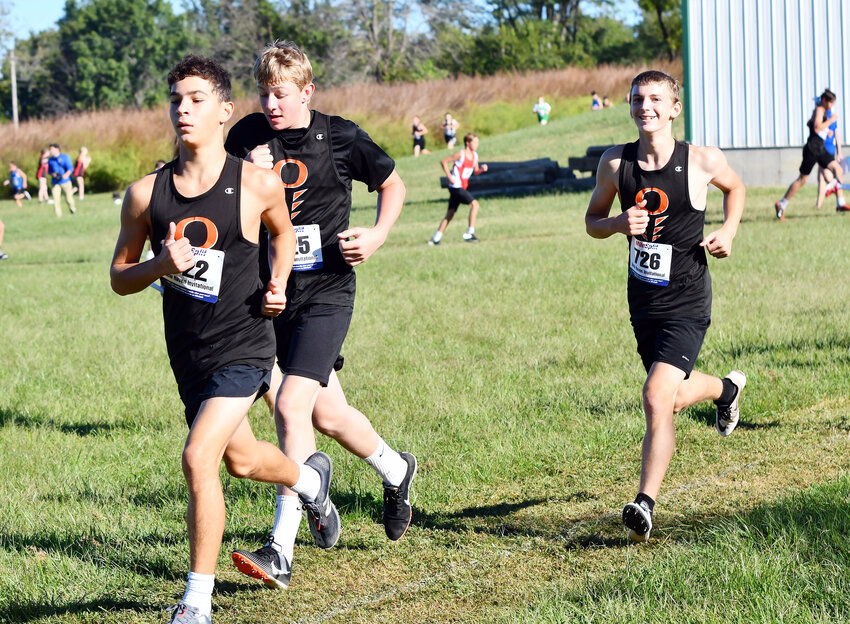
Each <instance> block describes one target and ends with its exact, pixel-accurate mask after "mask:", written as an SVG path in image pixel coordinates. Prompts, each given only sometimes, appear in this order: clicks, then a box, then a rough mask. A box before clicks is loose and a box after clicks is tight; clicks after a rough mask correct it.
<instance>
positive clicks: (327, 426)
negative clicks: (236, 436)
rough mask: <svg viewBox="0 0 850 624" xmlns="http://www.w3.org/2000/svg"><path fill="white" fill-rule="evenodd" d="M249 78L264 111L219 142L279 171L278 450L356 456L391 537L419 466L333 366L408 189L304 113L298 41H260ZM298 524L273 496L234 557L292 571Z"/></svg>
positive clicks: (339, 124)
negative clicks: (391, 441)
mask: <svg viewBox="0 0 850 624" xmlns="http://www.w3.org/2000/svg"><path fill="white" fill-rule="evenodd" d="M254 78H255V79H256V81H257V90H258V95H259V100H260V107H261V109H262V111H263V112H262V113H261V114H253V115H249V116H247V117H245V118H244V119H242V120H240V121H239V122H238V123H237V124H236V125H234V126H233V128H232V129H231V130H230V132H229V134H228V137H227V142H226V144H225V147H226V148H227V150H228V151H229V152H230V153H231V154H234V155H236V156H240V157H244V158H245V159H246V160H249V161H250V162H252V163H254V164H256V165H258V166H261V167H263V168H266V169H273V170H275V171H276V172H277V173H278V175H279V177H280V180H281V182H282V183H283V184H284V186H285V187H286V194H287V199H288V200H289V203H290V214H291V217H292V222H293V225H294V226H295V228H296V237H297V246H296V247H297V248H296V254H295V262H294V264H293V271H292V273H291V275H290V278H289V283H288V284H287V300H288V302H287V303H288V304H287V308H286V310H285V311H284V312H283V313H282V314H281V315H280V317H278V318H277V319H275V323H274V326H275V338H276V340H277V357H278V363H279V365H280V368H281V370H282V371H283V373H284V377H283V381H282V382H281V385H280V390H279V392H278V393H277V394H276V395H275V396H276V402H275V405H276V409H275V410H274V411H275V420H276V424H277V431H278V443H279V444H280V446H281V448H285V449H286V452H287V454H292V456H293V457H294V458H296V459H297V458H298V457H300V456H301V455H303V454H305V453H307V452H309V450H310V449H312V448H315V435H314V432H313V428H314V427H315V428H316V429H318V430H319V431H321V432H323V433H325V434H326V435H329V436H331V437H333V438H334V439H335V440H337V441H338V442H339V443H340V444H341V445H342V446H343V447H344V448H345V449H346V450H348V451H350V452H352V453H354V454H355V455H357V456H358V457H360V458H362V459H364V461H366V462H367V463H369V464H370V465H371V466H372V467H373V468H374V469H375V471H376V472H377V473H378V475H379V477H380V479H381V481H382V483H383V486H384V503H385V505H384V527H385V531H386V533H387V536H388V537H389V538H390V539H399V538H400V537H401V536H402V535H404V533H405V532H406V531H407V528H408V526H409V524H410V520H411V518H412V509H411V506H410V499H409V496H408V493H409V488H410V482H411V480H412V479H413V476H414V475H415V473H416V459H415V457H413V455H411V454H408V453H397V452H396V451H395V450H393V449H392V448H391V447H389V445H387V444H386V443H385V442H384V441H383V440H382V439H381V437H380V436H379V435H378V434H377V432H375V430H374V428H373V427H372V425H371V423H369V421H368V419H367V418H366V417H365V416H364V415H363V414H362V413H360V412H359V411H357V410H356V409H354V408H353V407H351V406H350V405H349V404H348V402H347V400H346V397H345V393H344V392H343V391H342V387H341V385H340V382H339V379H338V377H337V375H336V372H335V371H336V370H338V369H339V368H340V367H341V362H342V358H341V355H340V350H341V348H342V344H343V341H344V340H345V336H346V334H347V332H348V326H349V322H350V320H351V314H352V311H353V304H354V292H355V278H354V270H353V268H354V267H355V266H356V265H358V264H360V263H362V262H365V261H366V260H368V258H369V257H371V255H372V254H373V253H374V252H375V251H376V250H377V249H378V248H379V247H380V246H381V245H382V244H383V243H384V241H385V240H386V237H387V235H388V234H389V231H390V228H391V227H392V225H393V224H394V223H395V221H396V219H397V218H398V215H399V214H400V212H401V208H402V204H403V201H404V192H405V191H404V183H403V182H402V181H401V178H400V177H399V175H398V173H396V171H395V163H394V162H393V161H392V159H391V158H390V157H389V156H387V155H386V153H384V151H383V150H382V149H381V148H380V147H378V146H377V145H376V144H375V143H374V142H373V141H372V140H371V139H370V138H369V136H368V135H367V134H366V133H365V132H363V130H361V129H360V128H358V127H357V125H356V124H354V123H353V122H351V121H348V120H345V119H342V118H340V117H334V116H328V115H324V114H322V113H320V112H316V111H312V110H311V109H310V105H309V102H310V98H311V97H312V95H313V93H314V90H315V85H314V84H313V82H312V79H313V78H312V68H311V65H310V62H309V60H308V59H307V57H306V55H304V53H303V52H302V51H301V50H300V49H299V48H298V47H297V46H296V45H294V44H292V43H287V42H275V43H273V44H269V45H268V46H266V48H265V49H264V50H263V51H262V52H261V54H260V57H259V58H258V59H257V61H256V63H255V64H254ZM353 180H358V181H361V182H364V183H366V185H367V186H368V188H369V191H377V192H378V202H377V207H378V211H377V219H376V221H375V223H374V225H373V226H372V227H350V224H349V215H350V211H351V187H352V181H353ZM261 261H262V260H261ZM301 518H302V513H301V510H300V505H299V504H298V500H297V499H296V498H295V497H294V496H292V495H291V493H290V492H289V491H287V490H285V489H282V490H280V491H279V492H278V497H277V509H276V513H275V520H274V526H273V528H272V531H271V536H270V538H269V540H268V542H267V543H266V544H265V545H264V546H262V547H260V548H258V549H257V550H254V551H250V550H237V551H236V552H234V553H233V558H234V562H236V565H237V568H238V569H239V570H240V571H241V572H243V573H244V574H247V575H248V576H252V577H255V578H256V577H257V575H258V574H260V573H264V570H265V569H266V567H267V563H268V562H274V563H276V565H277V567H278V568H282V569H288V568H289V567H290V565H291V563H292V557H293V555H294V544H295V537H296V535H297V533H298V527H299V525H300V522H301ZM307 521H308V524H309V527H310V532H311V533H312V534H313V538H314V540H315V541H316V543H317V545H319V546H322V545H323V544H325V543H327V542H328V541H331V542H332V541H335V540H336V538H337V534H334V532H333V531H332V530H331V528H332V527H326V526H322V525H319V524H317V523H316V522H315V520H314V519H313V518H311V517H310V516H309V515H308V517H307Z"/></svg>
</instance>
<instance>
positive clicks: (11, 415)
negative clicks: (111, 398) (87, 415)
mask: <svg viewBox="0 0 850 624" xmlns="http://www.w3.org/2000/svg"><path fill="white" fill-rule="evenodd" d="M6 425H13V426H15V427H20V428H22V429H55V430H56V431H61V432H62V433H69V434H73V435H76V436H79V437H81V438H84V437H87V436H91V435H97V434H100V433H106V432H110V431H115V430H122V431H135V430H137V429H138V426H137V425H135V424H132V423H122V422H118V423H97V422H76V423H74V422H71V423H69V422H57V421H56V420H54V419H52V418H50V417H49V416H47V415H45V414H32V413H23V412H18V411H14V410H10V409H6V408H0V427H5V426H6Z"/></svg>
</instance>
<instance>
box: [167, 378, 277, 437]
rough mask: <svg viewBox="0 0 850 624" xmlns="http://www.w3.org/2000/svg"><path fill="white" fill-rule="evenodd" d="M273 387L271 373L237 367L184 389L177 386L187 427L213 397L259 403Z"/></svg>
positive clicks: (184, 386) (185, 386)
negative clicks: (258, 398) (251, 397)
mask: <svg viewBox="0 0 850 624" xmlns="http://www.w3.org/2000/svg"><path fill="white" fill-rule="evenodd" d="M270 383H271V371H267V370H263V369H262V368H257V367H256V366H248V365H245V364H234V365H233V366H225V367H224V368H220V369H218V370H217V371H215V372H214V373H213V374H212V375H210V376H209V377H207V378H206V379H202V380H200V381H196V382H194V383H191V384H185V385H183V386H180V385H178V390H179V392H180V399H181V400H182V401H183V405H185V406H186V411H185V414H186V424H187V425H189V428H190V429H191V428H192V423H194V422H195V418H196V417H197V415H198V412H199V411H200V409H201V403H203V402H204V401H206V400H207V399H211V398H213V397H247V396H252V395H253V396H254V398H255V399H256V398H257V397H258V396H261V395H263V394H265V393H266V391H267V390H268V389H269V384H270Z"/></svg>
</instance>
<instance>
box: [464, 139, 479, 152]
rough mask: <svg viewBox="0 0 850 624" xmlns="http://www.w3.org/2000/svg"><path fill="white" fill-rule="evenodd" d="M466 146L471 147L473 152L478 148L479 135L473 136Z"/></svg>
mask: <svg viewBox="0 0 850 624" xmlns="http://www.w3.org/2000/svg"><path fill="white" fill-rule="evenodd" d="M466 146H467V147H468V148H469V149H471V150H472V151H473V152H474V151H475V150H477V149H478V137H472V138H471V139H470V140H469V143H467V144H466Z"/></svg>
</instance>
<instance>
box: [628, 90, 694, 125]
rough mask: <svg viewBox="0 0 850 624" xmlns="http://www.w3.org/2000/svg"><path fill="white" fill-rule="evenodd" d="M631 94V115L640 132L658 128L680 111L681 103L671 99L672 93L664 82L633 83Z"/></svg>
mask: <svg viewBox="0 0 850 624" xmlns="http://www.w3.org/2000/svg"><path fill="white" fill-rule="evenodd" d="M631 95H632V98H631V116H632V119H634V120H635V125H636V126H637V128H638V130H640V131H641V132H654V131H656V130H660V129H662V128H664V127H665V126H667V125H669V124H672V122H673V120H674V119H675V118H676V117H678V116H679V113H681V112H682V103H681V102H674V101H673V94H672V93H671V92H670V88H669V87H668V86H667V85H666V84H664V83H661V82H653V83H650V84H645V85H635V86H634V87H632V92H631Z"/></svg>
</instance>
